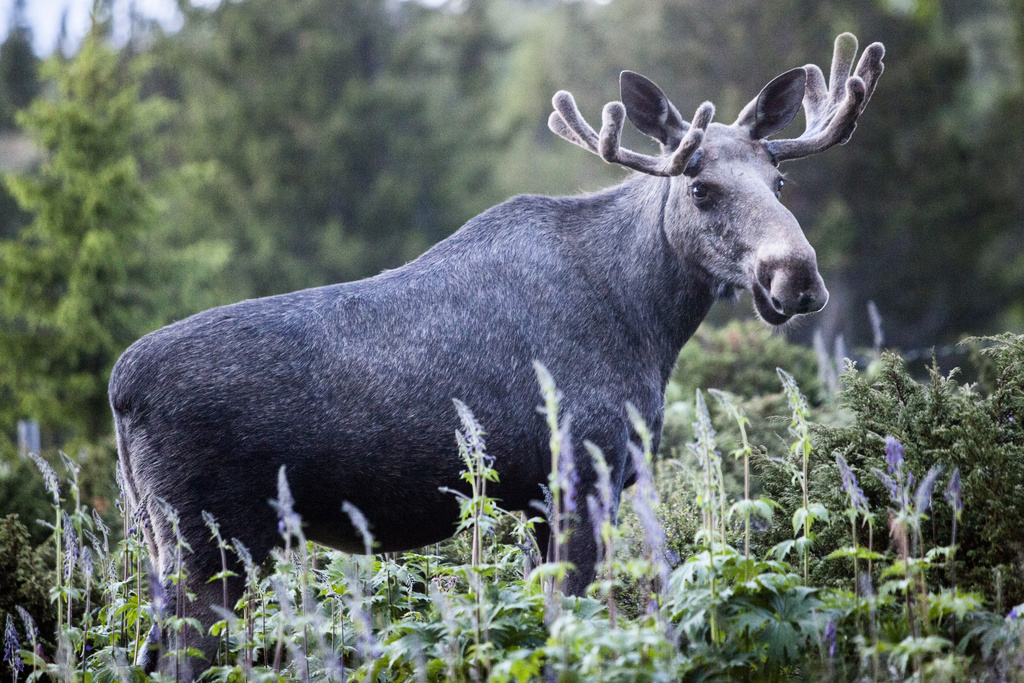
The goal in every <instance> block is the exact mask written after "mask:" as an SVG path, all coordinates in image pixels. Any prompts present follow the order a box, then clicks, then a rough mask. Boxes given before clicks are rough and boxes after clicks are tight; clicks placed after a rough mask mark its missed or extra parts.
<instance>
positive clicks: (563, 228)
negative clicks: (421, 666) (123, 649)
mask: <svg viewBox="0 0 1024 683" xmlns="http://www.w3.org/2000/svg"><path fill="white" fill-rule="evenodd" d="M856 52H857V43H856V39H855V38H854V37H853V36H852V35H850V34H843V35H841V36H839V37H838V38H837V39H836V44H835V53H834V56H833V63H832V69H831V74H830V78H829V82H828V83H826V80H825V77H824V74H823V73H822V72H821V70H820V69H818V68H817V67H816V66H813V65H810V66H806V67H800V68H796V69H793V70H791V71H788V72H786V73H784V74H782V75H781V76H779V77H777V78H775V79H774V80H772V81H771V82H770V83H769V84H768V85H767V86H765V88H764V89H763V90H762V91H761V93H760V94H759V95H758V96H757V97H755V98H754V99H753V100H752V101H751V102H750V104H749V105H747V107H746V108H745V109H743V111H742V112H741V114H740V115H739V117H738V118H737V120H736V121H735V122H734V123H732V124H731V125H723V124H719V123H712V122H711V119H712V116H713V113H714V108H713V107H712V106H711V104H710V103H704V104H702V105H701V106H700V107H699V108H698V109H697V111H696V114H695V116H694V118H693V119H692V120H691V121H689V122H687V121H686V120H684V119H683V117H682V116H681V115H680V113H679V111H678V110H677V109H676V107H675V106H674V105H673V104H672V103H671V102H670V101H669V100H668V99H667V97H666V96H665V94H664V93H663V92H662V91H661V89H659V88H658V86H656V85H655V84H654V83H652V82H651V81H650V80H648V79H646V78H644V77H643V76H640V75H639V74H636V73H632V72H628V71H627V72H623V74H622V76H621V80H620V86H621V93H622V102H621V103H620V102H612V103H609V104H608V105H606V107H605V109H604V112H603V124H602V127H601V130H600V132H599V133H598V132H595V131H594V130H593V129H592V128H591V127H590V126H589V125H588V124H587V123H586V121H585V120H584V118H583V116H582V115H581V114H580V112H579V110H578V109H577V107H576V105H575V103H574V101H573V99H572V96H571V95H570V94H569V93H567V92H564V91H563V92H559V93H558V94H556V95H555V97H554V107H555V111H554V112H553V113H552V114H551V118H550V119H549V126H550V128H551V129H552V130H553V131H554V132H555V133H557V134H558V135H560V136H561V137H563V138H565V139H567V140H569V141H570V142H573V143H575V144H577V145H579V146H581V147H583V148H585V149H587V150H589V151H591V152H593V153H595V154H598V155H600V156H601V157H602V158H603V159H605V160H606V161H608V162H611V163H617V164H621V165H623V166H626V167H628V168H630V169H633V170H635V171H637V172H636V173H634V174H632V175H631V176H630V177H629V178H628V179H627V180H625V182H623V183H622V184H620V185H618V186H615V187H612V188H609V189H607V190H605V191H602V192H599V193H596V194H593V195H588V196H583V197H562V198H550V197H542V196H520V197H515V198H513V199H510V200H509V201H507V202H505V203H503V204H501V205H499V206H496V207H494V208H492V209H490V210H488V211H485V212H484V213H482V214H481V215H479V216H477V217H476V218H474V219H472V220H470V221H469V222H468V223H467V224H466V225H464V226H463V227H462V228H461V229H460V230H458V231H457V232H456V233H455V234H453V235H452V236H451V237H449V238H448V239H446V240H444V241H442V242H440V243H439V244H437V245H435V246H434V247H433V248H432V249H430V250H429V251H428V252H426V253H425V254H424V255H423V256H421V257H420V258H418V259H416V260H415V261H413V262H411V263H409V264H407V265H405V266H403V267H401V268H398V269H395V270H391V271H387V272H384V273H382V274H381V275H378V276H376V277H373V278H369V279H366V280H361V281H358V282H350V283H344V284H337V285H332V286H328V287H320V288H316V289H308V290H304V291H300V292H295V293H292V294H285V295H281V296H274V297H269V298H264V299H255V300H250V301H243V302H241V303H237V304H234V305H231V306H224V307H220V308H215V309H212V310H209V311H205V312H203V313H199V314H197V315H194V316H192V317H190V318H187V319H185V320H182V321H180V322H177V323H175V324H173V325H169V326H167V327H165V328H163V329H160V330H157V331H156V332H153V333H151V334H149V335H147V336H145V337H143V338H142V339H140V340H139V341H138V342H136V343H135V344H133V345H132V346H131V347H130V348H129V349H128V350H127V351H126V352H125V353H124V355H123V356H122V357H121V359H120V360H119V361H118V363H117V365H116V367H115V368H114V370H113V374H112V375H111V379H110V403H111V406H112V407H113V410H114V417H115V424H116V432H117V442H118V450H119V453H120V462H121V466H122V471H123V474H124V485H125V488H126V490H127V494H128V497H129V500H130V502H131V505H132V506H133V508H134V509H135V510H137V511H141V513H140V514H145V515H146V516H148V520H149V526H148V527H147V541H148V543H149V546H150V551H151V553H152V556H153V560H154V565H155V568H156V571H157V572H158V574H159V576H160V577H161V579H162V580H163V581H164V582H165V583H167V587H168V588H170V580H171V579H170V576H169V575H170V574H171V572H172V571H173V569H174V567H173V558H174V554H175V545H176V540H175V537H174V533H173V532H172V529H171V527H170V525H169V523H168V521H167V519H166V517H165V514H164V513H163V509H164V507H163V506H164V505H166V506H170V507H172V508H174V509H175V510H177V513H178V515H179V517H180V533H181V534H182V536H183V538H184V540H185V541H187V542H188V543H189V544H190V545H191V547H192V549H193V552H192V553H191V554H186V555H185V557H184V560H183V561H184V565H185V569H186V571H187V575H188V579H187V586H186V588H187V590H188V591H190V592H191V593H193V594H195V596H196V599H195V600H194V601H193V602H190V603H188V604H186V605H179V606H178V609H179V611H180V612H182V613H183V614H184V615H185V616H191V617H195V618H197V619H198V620H199V621H200V623H202V624H203V625H204V626H208V625H209V624H211V623H212V622H213V621H214V620H215V619H217V618H218V617H217V616H216V615H215V613H214V612H213V611H212V610H211V609H210V605H220V604H221V602H222V595H221V590H222V589H221V585H220V583H219V582H215V583H207V579H208V578H209V577H210V576H212V575H214V574H216V573H217V572H219V571H220V569H221V559H220V554H219V552H218V550H217V548H216V546H215V545H214V544H213V543H212V542H210V541H209V539H208V531H207V530H206V528H205V527H204V524H203V521H202V513H203V512H204V511H206V512H208V513H210V514H212V515H213V516H214V517H215V518H216V519H217V521H218V522H219V523H220V525H221V532H222V534H223V535H224V536H225V537H227V538H232V537H234V538H237V539H239V540H241V541H242V542H243V543H244V544H245V545H246V546H247V547H248V548H249V550H250V551H251V553H252V556H253V558H254V559H255V560H256V561H261V560H262V559H263V558H265V557H266V556H267V554H268V553H269V551H270V549H271V548H272V547H273V546H274V544H275V542H276V540H277V539H278V534H277V520H276V514H275V511H274V510H273V509H272V508H271V506H270V505H268V503H267V501H268V500H269V499H271V498H274V497H275V496H276V482H277V474H278V470H279V469H280V468H281V467H282V466H283V467H284V468H285V472H286V475H287V478H288V482H289V483H290V485H291V490H292V493H293V496H294V499H295V509H296V511H297V512H298V513H299V514H300V515H301V517H302V520H303V523H304V525H305V529H306V533H307V536H308V538H310V539H311V540H314V541H317V542H320V543H323V544H326V545H328V546H333V547H335V548H339V549H342V550H347V551H353V552H357V551H361V550H362V548H363V545H362V540H361V538H360V537H359V535H358V534H357V532H356V530H355V529H354V528H353V526H352V524H351V523H350V520H349V518H348V516H347V515H346V514H345V513H344V512H343V511H342V505H343V503H345V502H348V503H350V504H352V505H355V506H356V507H357V508H359V509H360V510H361V511H362V512H363V513H364V514H365V515H366V517H367V519H368V520H369V523H370V527H371V531H372V533H373V536H374V538H375V539H376V541H377V542H378V544H379V545H378V548H377V549H378V550H379V551H382V552H384V551H398V550H407V549H412V548H416V547H420V546H424V545H427V544H429V543H433V542H436V541H439V540H441V539H444V538H447V537H448V536H450V535H451V534H452V533H453V532H454V530H455V522H456V521H457V517H458V506H457V503H456V500H455V499H454V497H453V496H452V495H451V494H450V493H445V492H442V489H444V488H459V487H460V486H461V485H462V484H461V481H460V478H459V472H460V470H461V469H462V467H463V464H462V462H461V460H460V458H459V456H458V453H457V450H456V444H455V439H454V438H453V434H454V431H455V429H456V427H457V423H458V420H457V417H456V411H455V409H454V407H453V404H452V400H453V399H459V400H461V401H463V402H465V403H466V404H467V405H468V406H469V407H470V408H471V409H472V410H473V411H474V412H475V413H476V416H477V418H478V420H479V421H480V422H481V423H482V424H483V425H484V427H485V428H486V429H487V432H488V439H487V444H488V452H489V454H490V455H492V456H493V457H494V459H495V460H494V463H495V467H496V469H497V471H498V473H499V474H500V482H499V483H498V484H497V485H496V486H494V487H493V490H492V493H493V495H494V497H496V498H499V499H501V502H502V505H503V506H504V507H506V508H508V509H528V508H530V506H531V503H532V502H534V501H537V500H543V497H544V496H543V492H542V486H541V485H542V484H543V483H545V482H546V481H547V475H548V473H549V471H550V462H551V461H550V453H549V450H548V444H549V433H548V431H547V426H546V424H545V422H544V419H543V417H542V416H541V415H539V414H538V412H537V410H536V406H537V404H538V402H539V394H538V389H537V383H536V376H535V373H534V368H533V363H534V361H539V362H540V363H543V364H544V365H545V366H546V367H547V368H548V370H549V371H550V372H551V374H552V375H553V377H554V379H555V380H556V382H557V383H558V386H559V389H560V390H561V392H562V393H563V395H564V399H563V407H564V410H565V411H566V412H567V413H571V415H572V436H573V439H572V441H573V443H575V444H578V445H582V444H583V442H584V441H585V440H588V441H591V442H593V443H594V444H596V445H597V446H599V447H600V448H601V449H603V451H604V453H605V455H606V458H607V460H608V463H609V465H610V467H611V470H612V486H613V489H614V494H615V499H616V500H617V499H618V495H619V493H620V492H621V491H622V489H623V487H626V486H628V485H629V484H630V483H631V481H632V478H633V476H634V473H633V469H632V465H631V459H630V456H629V452H628V444H629V443H630V440H631V439H635V436H634V435H633V434H632V433H631V430H630V426H629V421H628V419H627V415H626V408H625V406H626V404H627V402H629V403H632V404H633V405H634V406H636V408H637V409H638V411H639V412H640V414H641V415H642V417H643V418H644V419H645V420H646V421H647V423H648V425H650V426H651V428H652V431H653V433H654V434H655V436H656V438H657V436H658V435H660V431H661V423H662V413H663V405H664V390H665V386H666V383H667V381H668V378H669V375H670V373H671V371H672V369H673V366H674V364H675V362H676V358H677V356H678V354H679V350H680V348H681V347H682V345H683V344H684V343H685V342H686V340H687V339H688V338H689V337H690V336H691V334H693V332H694V330H695V329H696V328H697V326H698V325H699V324H700V322H701V321H702V320H703V319H704V317H705V315H706V314H707V313H708V311H709V309H710V308H711V306H712V304H713V303H714V301H715V300H716V299H717V298H722V297H734V296H735V295H736V294H737V292H739V291H740V290H749V291H750V292H751V293H752V294H753V302H754V307H755V309H756V311H757V313H758V314H759V315H760V317H761V318H762V319H764V320H765V321H766V322H767V323H769V324H771V325H781V324H783V323H785V322H787V321H788V320H790V319H791V318H792V317H793V316H795V315H799V314H804V313H811V312H814V311H817V310H818V309H820V308H821V307H822V306H824V305H825V302H826V301H827V298H828V292H827V290H826V289H825V285H824V283H823V281H822V279H821V276H820V275H819V274H818V270H817V262H816V260H815V253H814V250H813V249H812V247H811V245H810V244H809V243H808V242H807V240H806V238H805V237H804V235H803V233H802V231H801V229H800V226H799V225H798V223H797V221H796V219H795V218H794V217H793V215H792V214H791V213H790V212H789V211H788V210H787V209H786V208H785V207H784V206H783V205H782V204H781V203H780V201H779V196H780V191H781V188H782V176H781V175H780V174H779V171H778V165H779V163H780V162H782V161H786V160H789V159H795V158H800V157H804V156H808V155H810V154H814V153H816V152H819V151H822V150H824V149H827V148H828V147H831V146H834V145H836V144H840V143H844V142H846V140H848V139H849V137H850V135H851V134H852V132H853V129H854V127H855V125H856V119H857V117H858V116H859V115H860V113H861V112H862V111H863V109H864V106H865V105H866V104H867V101H868V99H869V98H870V96H871V93H872V91H873V90H874V87H875V84H876V82H877V79H878V77H879V75H880V74H881V72H882V56H883V53H884V50H883V48H882V46H881V45H880V44H878V43H875V44H873V45H871V46H869V47H868V48H867V49H866V50H865V52H864V54H863V55H862V57H861V59H860V61H859V63H858V64H857V66H856V68H854V69H853V74H852V75H851V68H852V67H853V60H854V57H855V55H856ZM801 106H802V107H803V108H804V110H805V114H806V118H807V129H806V131H805V132H804V133H803V134H802V135H800V136H799V137H797V138H795V139H789V140H772V139H770V137H771V136H772V135H773V134H775V133H777V132H778V131H780V130H782V129H783V128H785V127H786V126H787V125H788V124H789V123H790V122H791V121H792V120H793V118H794V117H795V116H796V114H797V112H798V111H799V109H800V108H801ZM626 117H628V118H629V120H630V121H631V122H632V123H633V124H634V125H635V126H636V127H637V128H638V129H639V130H640V131H641V132H643V133H645V134H647V135H649V136H650V137H652V138H654V139H655V140H656V141H657V142H658V143H660V145H661V148H662V153H661V154H660V155H653V156H648V155H644V154H639V153H636V152H633V151H630V150H628V149H624V148H622V147H621V146H620V144H619V137H620V134H621V131H622V125H623V122H624V119H625V118H626ZM574 456H575V460H576V468H577V471H578V473H579V475H580V479H579V483H578V485H577V491H576V496H577V498H579V499H580V500H583V499H584V498H585V496H586V495H587V494H588V493H590V492H592V491H593V487H594V484H595V476H594V472H593V469H592V467H591V464H590V458H589V455H588V454H587V451H586V450H585V449H583V448H582V447H578V448H577V449H576V451H575V452H574ZM587 514H588V513H587V510H586V506H585V505H580V506H577V513H576V515H575V517H574V518H573V522H572V524H573V527H572V533H571V534H570V536H569V540H568V546H567V552H568V559H569V560H570V561H571V562H572V563H573V564H574V565H575V571H574V572H573V573H572V574H570V576H569V578H568V582H567V590H568V591H570V592H573V593H579V592H582V591H583V590H584V589H585V588H586V586H587V585H588V584H589V582H590V581H591V580H592V578H593V576H594V564H595V559H596V552H597V550H596V544H595V541H594V535H593V533H592V532H591V529H590V521H589V519H588V518H587ZM542 547H543V545H542ZM241 591H242V584H241V582H240V581H239V580H237V579H232V580H231V581H229V582H228V593H229V595H228V600H229V604H234V601H235V600H237V598H238V597H239V596H240V594H241ZM167 592H168V594H169V595H171V596H172V599H173V596H174V595H175V591H172V590H168V591H167ZM171 609H173V606H172V607H171ZM160 642H161V634H160V633H159V632H157V631H156V630H155V629H154V631H153V632H152V633H151V634H150V647H149V648H145V649H143V651H142V654H141V657H142V659H143V663H144V664H145V665H146V666H147V668H149V669H152V668H153V667H154V666H155V664H156V661H157V659H158V658H157V656H156V655H157V653H158V650H159V646H160ZM189 645H190V647H199V648H200V650H202V651H203V652H204V653H205V654H206V655H207V656H209V655H210V654H211V653H212V652H213V651H214V649H215V647H216V639H214V638H211V637H210V636H208V635H203V634H194V635H193V636H190V639H189ZM196 666H197V667H199V668H204V667H205V666H206V665H204V664H202V663H196Z"/></svg>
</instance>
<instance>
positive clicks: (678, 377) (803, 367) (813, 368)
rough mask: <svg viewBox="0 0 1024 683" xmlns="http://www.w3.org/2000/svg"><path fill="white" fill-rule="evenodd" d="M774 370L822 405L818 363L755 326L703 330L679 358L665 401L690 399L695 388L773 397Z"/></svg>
mask: <svg viewBox="0 0 1024 683" xmlns="http://www.w3.org/2000/svg"><path fill="white" fill-rule="evenodd" d="M776 368H786V369H787V371H788V372H789V373H790V374H792V375H793V377H794V379H795V381H796V383H797V384H798V385H799V386H800V387H801V389H802V390H803V391H804V393H806V394H807V395H808V396H810V397H811V398H812V399H814V400H815V402H817V401H818V400H820V399H819V395H820V393H821V390H822V387H821V384H820V381H819V380H818V361H817V358H816V357H815V355H814V352H813V351H811V350H810V349H808V348H807V347H805V346H800V345H798V344H793V343H791V342H789V341H787V340H786V337H785V336H783V335H781V334H776V333H773V332H772V331H771V330H769V329H767V328H766V327H765V326H764V325H762V324H760V323H758V322H754V321H746V322H740V321H733V322H730V323H728V324H727V325H725V326H724V327H712V326H710V325H702V326H701V327H699V328H697V332H696V333H695V334H694V335H693V337H692V338H691V339H690V341H688V342H687V343H686V346H684V347H683V351H682V353H680V354H679V361H678V363H676V369H675V372H674V373H673V374H672V389H671V392H670V395H669V400H670V401H672V400H682V399H684V398H690V397H692V396H693V392H694V391H696V390H697V389H706V388H708V387H712V388H715V389H719V390H722V391H728V392H729V393H731V394H734V395H735V396H739V397H741V398H743V399H752V398H755V397H758V396H764V395H765V394H777V393H779V378H778V375H777V374H776V372H775V369H776ZM821 398H823V397H821Z"/></svg>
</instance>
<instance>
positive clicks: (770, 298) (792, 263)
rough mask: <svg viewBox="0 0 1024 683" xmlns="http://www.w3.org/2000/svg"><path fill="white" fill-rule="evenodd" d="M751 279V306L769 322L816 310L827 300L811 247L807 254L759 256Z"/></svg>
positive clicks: (825, 290) (772, 322) (823, 283)
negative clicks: (753, 276) (752, 303)
mask: <svg viewBox="0 0 1024 683" xmlns="http://www.w3.org/2000/svg"><path fill="white" fill-rule="evenodd" d="M808 249H810V245H808ZM754 280H755V281H754V283H753V286H752V287H751V289H752V291H753V295H754V307H755V308H756V309H757V313H758V315H760V316H761V318H762V319H764V321H765V322H767V323H769V324H771V325H781V324H783V323H785V322H787V321H789V319H790V318H792V317H793V316H795V315H800V314H801V313H814V312H815V311H820V310H821V309H822V308H824V306H825V304H826V303H827V302H828V290H827V289H825V281H824V280H822V278H821V275H820V274H819V273H818V263H817V259H816V258H815V256H814V251H813V249H810V251H809V253H803V251H802V250H801V251H800V252H789V253H785V254H762V255H759V256H758V258H757V263H756V266H755V278H754Z"/></svg>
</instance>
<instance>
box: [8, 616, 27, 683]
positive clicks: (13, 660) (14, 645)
mask: <svg viewBox="0 0 1024 683" xmlns="http://www.w3.org/2000/svg"><path fill="white" fill-rule="evenodd" d="M20 649H21V644H20V643H19V642H18V630H17V629H16V628H14V619H11V615H10V614H8V615H7V627H6V628H5V629H4V661H5V662H7V665H8V666H9V667H11V671H15V670H17V671H24V670H25V664H24V663H23V662H22V661H21V655H19V654H18V650H20Z"/></svg>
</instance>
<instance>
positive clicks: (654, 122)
mask: <svg viewBox="0 0 1024 683" xmlns="http://www.w3.org/2000/svg"><path fill="white" fill-rule="evenodd" d="M619 90H620V91H621V92H622V103H623V104H624V105H625V107H626V116H628V117H629V120H630V121H631V122H632V123H633V125H634V126H636V127H637V129H638V130H639V131H640V132H641V133H644V134H645V135H650V136H651V137H652V138H654V139H655V140H657V141H658V142H660V143H661V144H662V145H663V146H664V147H665V148H666V149H675V148H676V147H678V146H679V142H680V141H681V140H682V139H683V136H684V135H686V131H687V130H688V129H689V127H690V126H689V124H687V123H686V122H685V121H683V117H682V116H680V114H679V110H678V109H676V108H675V105H673V104H672V103H671V102H669V101H668V98H667V97H665V93H663V92H662V91H661V88H659V87H658V86H657V85H655V83H654V81H652V80H651V79H649V78H647V77H646V76H641V75H640V74H638V73H636V72H635V71H623V72H622V73H621V74H620V75H619Z"/></svg>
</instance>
